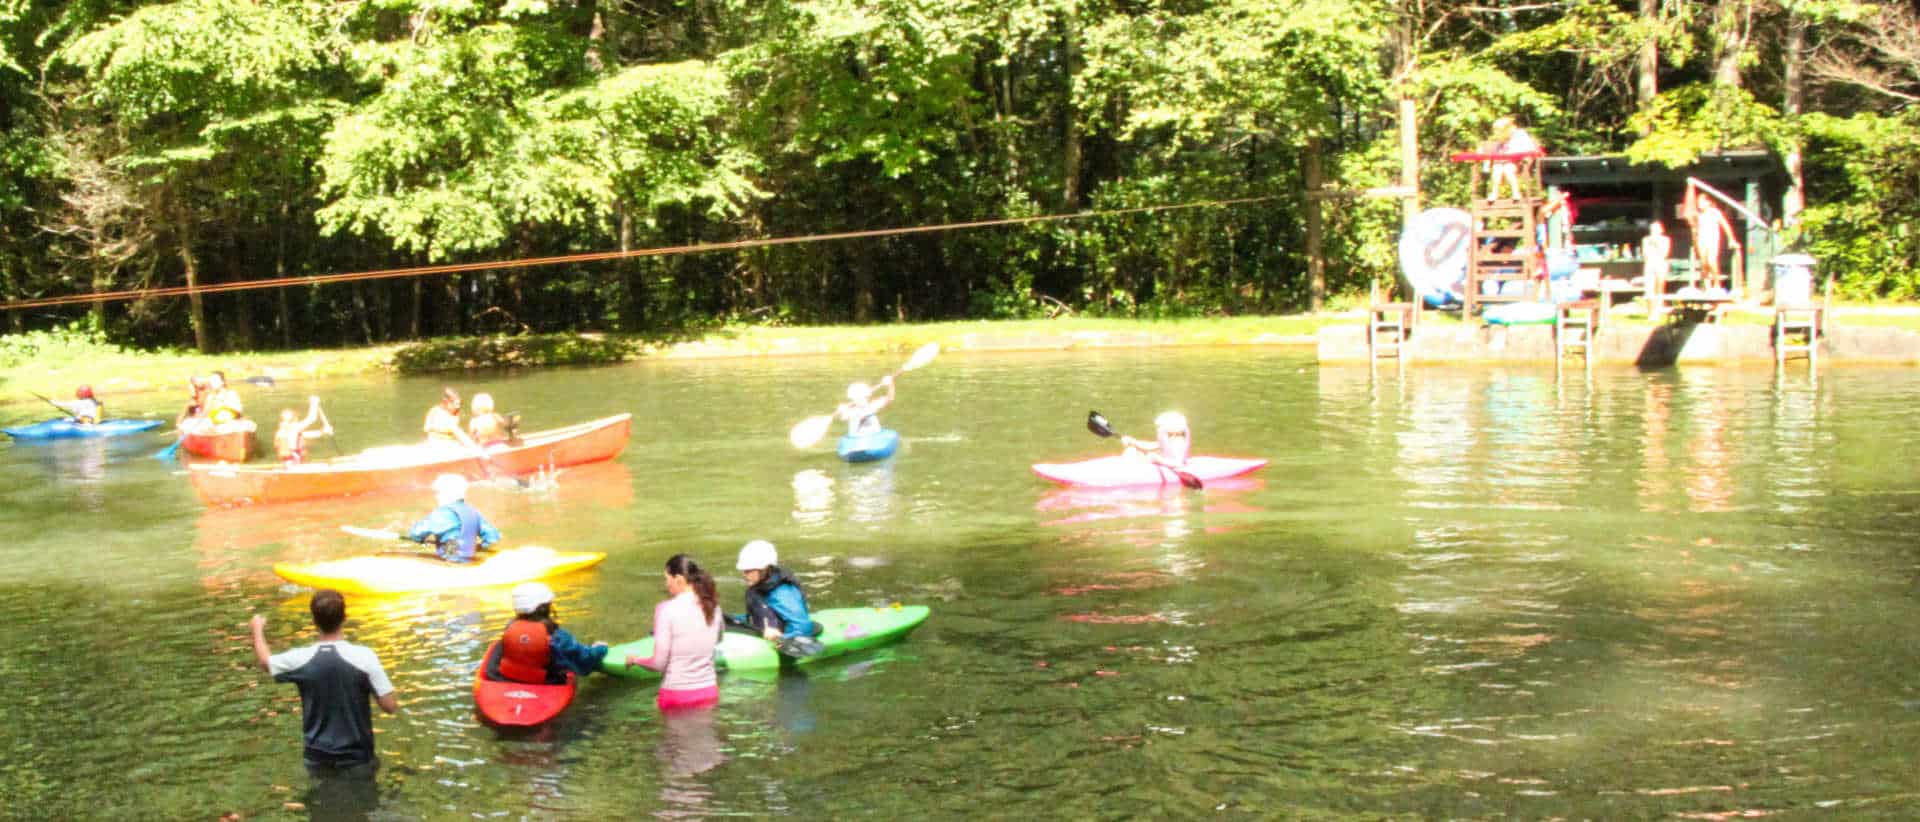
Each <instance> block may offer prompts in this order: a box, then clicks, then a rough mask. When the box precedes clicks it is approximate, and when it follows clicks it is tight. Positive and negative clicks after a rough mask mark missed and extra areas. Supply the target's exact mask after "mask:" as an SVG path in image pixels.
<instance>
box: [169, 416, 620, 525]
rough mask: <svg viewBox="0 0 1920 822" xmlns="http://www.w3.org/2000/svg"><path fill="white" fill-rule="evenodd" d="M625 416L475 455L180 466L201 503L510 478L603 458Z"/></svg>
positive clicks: (387, 453) (419, 451) (441, 449)
mask: <svg viewBox="0 0 1920 822" xmlns="http://www.w3.org/2000/svg"><path fill="white" fill-rule="evenodd" d="M632 426H633V415H632V414H620V415H618V416H613V417H607V418H605V419H599V420H594V421H592V422H583V423H580V424H579V425H570V426H567V427H566V428H555V429H553V430H551V431H541V432H539V433H535V434H525V435H522V437H521V439H520V443H519V444H518V445H511V446H504V447H496V448H490V449H488V450H487V457H486V459H485V460H482V459H481V458H479V457H478V456H475V455H474V453H473V452H471V451H467V450H465V449H461V448H458V447H448V446H436V445H418V446H395V447H388V448H375V449H370V450H367V451H363V452H361V453H358V454H353V455H351V456H345V457H336V458H334V459H329V460H321V461H317V462H310V463H306V464H302V465H295V466H291V467H289V466H280V465H276V466H271V467H269V466H257V467H247V466H240V465H208V464H195V465H189V466H187V471H188V474H189V476H190V477H191V478H192V480H193V490H195V491H197V492H199V494H200V500H201V501H202V502H205V503H206V504H208V505H247V504H250V503H266V502H289V501H292V500H302V499H314V498H317V497H342V496H348V495H352V494H366V493H371V492H374V491H386V490H399V489H422V488H427V487H429V485H431V484H432V482H433V478H434V477H436V476H439V475H441V474H464V475H466V476H467V477H468V478H470V479H485V478H488V477H517V476H522V475H525V474H532V473H534V472H537V471H539V470H540V469H542V468H565V467H568V466H571V465H580V464H583V463H589V462H599V461H601V460H610V459H613V458H614V457H616V456H618V455H619V454H620V451H621V450H622V449H624V448H626V447H627V437H628V436H629V434H630V430H631V428H632Z"/></svg>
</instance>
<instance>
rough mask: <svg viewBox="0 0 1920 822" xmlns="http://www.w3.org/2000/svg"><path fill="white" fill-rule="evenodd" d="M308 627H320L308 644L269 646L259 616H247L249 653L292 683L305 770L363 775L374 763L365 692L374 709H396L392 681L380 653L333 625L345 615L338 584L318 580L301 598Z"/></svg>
mask: <svg viewBox="0 0 1920 822" xmlns="http://www.w3.org/2000/svg"><path fill="white" fill-rule="evenodd" d="M307 607H308V610H310V611H312V612H313V627H314V629H315V630H317V631H319V632H320V636H319V638H318V639H317V640H316V641H315V642H314V644H312V645H309V646H307V647H305V648H295V649H293V650H291V651H287V652H285V653H280V654H275V653H273V649H272V648H269V647H267V637H266V632H265V628H266V626H267V618H266V617H263V616H260V615H258V614H256V615H254V617H253V620H252V627H253V656H254V658H255V659H257V660H259V662H260V667H262V668H265V669H267V672H268V673H270V674H273V681H275V682H291V683H293V684H294V685H296V686H299V688H300V727H301V731H302V732H303V733H304V735H305V737H306V743H307V744H306V761H307V773H308V774H309V775H311V776H313V777H315V778H329V777H343V776H344V777H360V778H366V779H371V778H372V777H373V773H374V771H375V770H376V769H378V768H379V767H380V758H379V757H378V756H376V755H375V754H374V749H373V711H372V710H371V709H370V708H369V707H368V705H367V702H368V700H369V699H371V700H372V701H373V702H375V703H378V704H379V705H380V710H382V711H385V712H387V713H394V712H396V711H399V710H400V699H399V698H398V697H397V696H395V694H394V692H393V683H392V682H389V681H388V680H387V672H386V670H385V669H384V668H382V667H381V666H380V657H379V655H377V654H375V653H374V652H373V651H372V650H371V649H369V648H366V647H365V646H361V645H355V644H353V643H351V642H348V641H347V637H346V634H345V633H343V632H342V631H341V630H340V629H341V626H343V625H345V624H346V621H347V601H346V598H345V597H342V596H341V595H340V592H339V591H334V590H330V589H326V588H322V589H320V590H318V591H315V592H313V600H312V601H311V602H310V603H309V604H308V606H307Z"/></svg>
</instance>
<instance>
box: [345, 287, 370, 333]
mask: <svg viewBox="0 0 1920 822" xmlns="http://www.w3.org/2000/svg"><path fill="white" fill-rule="evenodd" d="M347 288H349V289H351V293H352V295H353V315H354V316H355V317H357V318H359V320H360V339H361V340H363V341H365V342H366V344H367V345H372V344H373V323H372V321H371V317H372V316H373V312H371V311H368V310H367V287H366V285H364V284H362V283H354V284H352V285H350V286H347Z"/></svg>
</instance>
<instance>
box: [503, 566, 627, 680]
mask: <svg viewBox="0 0 1920 822" xmlns="http://www.w3.org/2000/svg"><path fill="white" fill-rule="evenodd" d="M606 658H607V643H605V642H595V643H593V644H592V645H582V644H580V641H579V640H577V639H574V638H573V634H569V633H567V630H566V629H565V628H562V627H560V623H558V622H555V621H554V619H553V589H552V588H548V587H547V586H546V584H545V583H541V582H523V583H521V584H519V585H516V586H514V588H513V621H512V622H509V623H507V630H506V632H505V633H503V634H501V636H500V653H498V654H495V655H493V656H491V657H489V658H488V659H487V678H488V679H491V680H494V681H496V682H526V683H529V684H535V685H542V684H544V685H561V684H564V683H566V681H567V672H568V671H572V672H573V673H575V674H577V675H579V676H586V675H588V674H591V673H593V672H594V671H598V670H600V662H601V661H602V660H604V659H606Z"/></svg>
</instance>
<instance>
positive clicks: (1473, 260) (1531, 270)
mask: <svg viewBox="0 0 1920 822" xmlns="http://www.w3.org/2000/svg"><path fill="white" fill-rule="evenodd" d="M1545 154H1546V153H1545V152H1543V151H1540V150H1539V149H1534V150H1532V151H1526V152H1520V153H1514V154H1501V153H1487V152H1471V151H1468V152H1460V153H1457V154H1454V155H1453V156H1452V157H1451V158H1450V159H1452V160H1453V161H1454V162H1456V163H1471V164H1472V165H1471V168H1472V169H1473V179H1472V182H1471V183H1470V185H1471V188H1470V189H1469V191H1471V192H1473V193H1474V194H1476V195H1477V194H1479V193H1480V192H1481V188H1480V187H1481V185H1482V183H1483V180H1482V176H1481V167H1482V166H1483V165H1490V164H1492V163H1513V164H1514V165H1516V166H1518V169H1517V173H1516V174H1515V178H1516V179H1517V180H1518V181H1519V183H1520V190H1519V191H1518V192H1514V193H1515V194H1516V195H1517V196H1514V197H1504V198H1501V199H1498V200H1494V199H1487V198H1483V197H1478V196H1476V197H1474V198H1473V200H1472V201H1471V203H1470V204H1469V205H1468V207H1467V213H1468V214H1470V215H1472V217H1473V234H1472V246H1471V256H1470V257H1469V258H1468V262H1467V279H1466V284H1465V286H1466V288H1465V290H1466V293H1465V294H1464V295H1463V297H1462V299H1463V301H1464V302H1465V303H1466V307H1465V311H1464V313H1463V314H1462V316H1463V317H1472V316H1473V315H1474V312H1475V311H1478V310H1479V308H1480V306H1482V305H1484V304H1486V303H1511V302H1520V301H1522V300H1531V299H1535V298H1536V297H1537V296H1538V295H1537V294H1535V292H1534V283H1535V282H1537V278H1536V277H1535V266H1536V264H1537V259H1536V258H1537V256H1538V255H1537V251H1538V249H1537V247H1536V246H1537V243H1536V240H1535V237H1536V236H1537V235H1536V228H1537V227H1538V226H1539V224H1540V208H1541V206H1543V205H1544V204H1545V203H1546V198H1545V196H1544V195H1545V191H1546V189H1545V187H1544V186H1543V185H1542V184H1541V182H1540V158H1541V157H1543V156H1545ZM1515 282H1517V283H1523V284H1524V286H1523V288H1522V289H1521V293H1518V294H1515V293H1511V290H1510V289H1509V288H1508V287H1507V285H1506V284H1507V283H1515ZM1488 283H1491V284H1493V285H1492V289H1491V290H1492V292H1493V293H1491V294H1485V293H1482V291H1483V290H1485V285H1486V284H1488Z"/></svg>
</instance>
